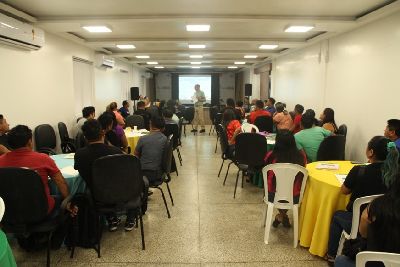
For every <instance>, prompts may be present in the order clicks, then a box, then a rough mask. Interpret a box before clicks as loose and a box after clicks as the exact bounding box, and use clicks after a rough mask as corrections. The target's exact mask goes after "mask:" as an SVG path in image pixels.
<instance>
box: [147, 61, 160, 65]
mask: <svg viewBox="0 0 400 267" xmlns="http://www.w3.org/2000/svg"><path fill="white" fill-rule="evenodd" d="M146 63H147V65H157V64H158V62H156V61H149V62H146Z"/></svg>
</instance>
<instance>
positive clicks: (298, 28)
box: [285, 25, 314, 32]
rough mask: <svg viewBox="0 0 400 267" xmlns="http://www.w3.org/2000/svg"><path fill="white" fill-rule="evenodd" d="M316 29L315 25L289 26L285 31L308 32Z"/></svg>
mask: <svg viewBox="0 0 400 267" xmlns="http://www.w3.org/2000/svg"><path fill="white" fill-rule="evenodd" d="M312 29H314V26H304V25H303V26H300V25H298V26H289V27H287V28H286V29H285V32H308V31H310V30H312Z"/></svg>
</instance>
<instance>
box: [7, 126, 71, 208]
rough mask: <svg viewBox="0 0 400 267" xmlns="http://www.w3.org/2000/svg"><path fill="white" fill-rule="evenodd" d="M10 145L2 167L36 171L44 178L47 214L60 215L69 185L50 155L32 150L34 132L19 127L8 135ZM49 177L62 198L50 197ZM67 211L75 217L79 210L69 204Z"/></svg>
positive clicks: (67, 194)
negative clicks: (24, 168)
mask: <svg viewBox="0 0 400 267" xmlns="http://www.w3.org/2000/svg"><path fill="white" fill-rule="evenodd" d="M8 143H9V145H10V148H11V149H12V151H10V152H8V153H6V154H3V155H1V156H0V167H26V168H29V169H32V170H34V171H36V172H37V173H38V174H39V175H40V177H41V178H42V182H43V187H44V191H45V194H46V197H47V204H48V209H47V214H49V215H50V214H51V215H50V216H54V215H56V214H58V213H59V210H60V205H61V202H62V199H66V198H68V197H69V191H68V185H67V183H66V181H65V179H64V177H63V175H62V174H61V172H60V170H59V169H58V167H57V166H56V164H55V162H54V160H53V159H51V158H50V157H49V156H48V155H46V154H42V153H38V152H34V151H33V150H32V147H33V145H32V130H31V129H29V128H28V126H25V125H17V126H15V127H14V128H12V129H11V130H10V132H9V134H8ZM49 177H50V179H51V180H53V181H54V183H55V185H56V186H57V188H58V190H59V192H60V194H61V197H62V199H61V198H60V197H58V196H52V195H50V188H49V180H48V179H49ZM66 209H67V210H68V211H70V212H71V214H73V215H75V214H76V212H77V209H76V208H74V207H71V206H70V204H69V203H68V204H67V206H66Z"/></svg>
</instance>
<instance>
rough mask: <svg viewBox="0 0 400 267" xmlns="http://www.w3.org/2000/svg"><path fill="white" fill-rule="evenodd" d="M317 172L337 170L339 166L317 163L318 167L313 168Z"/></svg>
mask: <svg viewBox="0 0 400 267" xmlns="http://www.w3.org/2000/svg"><path fill="white" fill-rule="evenodd" d="M315 168H316V169H317V170H322V169H326V170H339V164H335V163H318V165H317V166H316V167H315Z"/></svg>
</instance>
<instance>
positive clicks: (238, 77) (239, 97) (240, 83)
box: [235, 72, 244, 101]
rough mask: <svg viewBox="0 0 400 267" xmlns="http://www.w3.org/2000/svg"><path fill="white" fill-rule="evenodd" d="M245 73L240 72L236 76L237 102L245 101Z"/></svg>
mask: <svg viewBox="0 0 400 267" xmlns="http://www.w3.org/2000/svg"><path fill="white" fill-rule="evenodd" d="M243 87H244V82H243V72H238V73H236V74H235V99H236V101H238V100H242V101H243V98H244V96H243Z"/></svg>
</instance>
